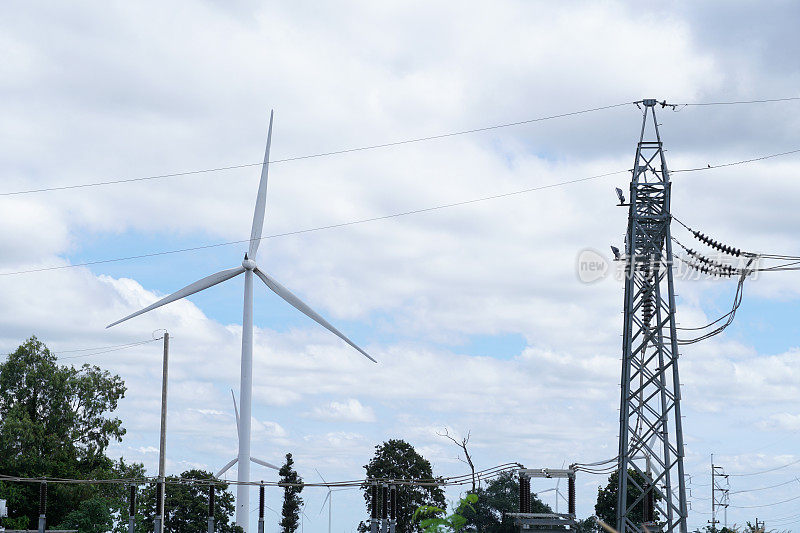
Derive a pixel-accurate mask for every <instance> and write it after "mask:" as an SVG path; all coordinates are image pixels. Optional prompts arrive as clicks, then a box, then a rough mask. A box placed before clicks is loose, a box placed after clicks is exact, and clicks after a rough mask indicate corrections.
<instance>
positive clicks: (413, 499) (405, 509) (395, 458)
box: [358, 439, 445, 533]
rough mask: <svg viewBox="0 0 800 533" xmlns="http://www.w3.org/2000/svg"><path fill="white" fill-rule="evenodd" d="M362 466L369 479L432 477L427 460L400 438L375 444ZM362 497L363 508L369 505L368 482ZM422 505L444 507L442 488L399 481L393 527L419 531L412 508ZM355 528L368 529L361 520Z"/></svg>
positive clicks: (427, 478) (405, 530)
mask: <svg viewBox="0 0 800 533" xmlns="http://www.w3.org/2000/svg"><path fill="white" fill-rule="evenodd" d="M364 468H365V469H366V471H367V477H368V478H373V479H386V480H389V479H414V480H423V479H424V480H431V479H433V469H432V468H431V463H430V462H429V461H428V460H427V459H425V458H424V457H422V456H421V455H420V454H419V453H417V451H416V450H415V449H414V447H413V446H411V444H409V443H407V442H406V441H404V440H400V439H391V440H389V441H387V442H384V443H383V444H380V445H378V446H375V455H374V456H373V458H372V459H371V460H370V462H369V464H367V465H365V466H364ZM364 499H365V500H366V502H367V509H369V508H370V502H371V500H370V490H369V486H365V487H364ZM423 505H433V506H436V507H439V508H444V506H445V499H444V491H443V490H442V489H441V487H436V486H424V487H422V486H412V485H403V486H401V487H398V489H397V531H403V532H404V533H411V532H413V531H421V529H420V526H419V524H415V523H414V520H413V517H414V512H415V511H416V510H417V509H418V508H419V507H422V506H423ZM358 529H359V531H362V532H363V531H369V529H368V527H367V526H366V524H364V523H363V522H362V523H361V524H359V526H358Z"/></svg>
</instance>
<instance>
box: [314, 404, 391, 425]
mask: <svg viewBox="0 0 800 533" xmlns="http://www.w3.org/2000/svg"><path fill="white" fill-rule="evenodd" d="M310 416H312V417H314V418H319V419H322V420H339V421H342V422H374V421H375V412H374V411H373V410H372V408H371V407H368V406H364V405H362V404H361V402H359V401H358V400H357V399H355V398H348V399H347V400H345V401H343V402H329V403H327V404H325V405H322V406H317V407H315V408H314V410H313V411H312V412H311V413H310Z"/></svg>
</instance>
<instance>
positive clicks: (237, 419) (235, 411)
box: [231, 389, 239, 435]
mask: <svg viewBox="0 0 800 533" xmlns="http://www.w3.org/2000/svg"><path fill="white" fill-rule="evenodd" d="M231 398H232V399H233V412H234V413H236V434H237V435H238V434H239V408H238V407H236V396H234V395H233V389H231Z"/></svg>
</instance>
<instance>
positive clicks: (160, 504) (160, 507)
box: [156, 481, 164, 516]
mask: <svg viewBox="0 0 800 533" xmlns="http://www.w3.org/2000/svg"><path fill="white" fill-rule="evenodd" d="M163 490H164V485H162V484H161V482H160V481H158V482H156V516H162V515H163V514H164V498H162V497H161V495H162V491H163Z"/></svg>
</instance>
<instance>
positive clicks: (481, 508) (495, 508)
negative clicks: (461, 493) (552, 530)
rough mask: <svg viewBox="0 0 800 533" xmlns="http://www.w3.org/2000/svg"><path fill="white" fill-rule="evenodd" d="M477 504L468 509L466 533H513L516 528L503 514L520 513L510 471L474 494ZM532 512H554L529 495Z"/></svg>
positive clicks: (516, 481) (517, 486)
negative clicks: (477, 532)
mask: <svg viewBox="0 0 800 533" xmlns="http://www.w3.org/2000/svg"><path fill="white" fill-rule="evenodd" d="M476 495H477V497H478V501H477V502H476V503H475V505H474V506H473V509H467V510H465V512H464V516H465V517H466V519H467V525H468V531H480V532H481V533H516V532H517V531H519V528H517V527H515V526H514V522H513V521H512V520H509V519H506V518H504V516H505V514H506V513H516V512H519V480H518V479H517V477H516V476H515V475H514V473H513V472H504V473H503V474H501V475H499V476H497V477H496V478H494V479H492V480H491V481H490V482H489V483H488V484H487V485H486V487H485V488H484V487H481V488H479V489H478V490H477V491H476ZM531 512H534V513H552V512H553V510H552V509H551V508H550V506H549V505H546V504H545V503H544V502H542V500H540V499H539V498H538V497H537V496H536V495H535V494H531Z"/></svg>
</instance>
